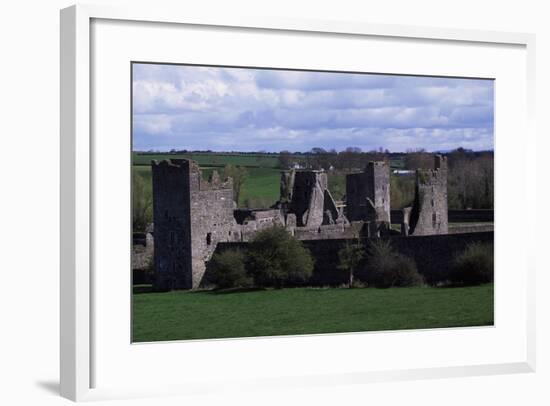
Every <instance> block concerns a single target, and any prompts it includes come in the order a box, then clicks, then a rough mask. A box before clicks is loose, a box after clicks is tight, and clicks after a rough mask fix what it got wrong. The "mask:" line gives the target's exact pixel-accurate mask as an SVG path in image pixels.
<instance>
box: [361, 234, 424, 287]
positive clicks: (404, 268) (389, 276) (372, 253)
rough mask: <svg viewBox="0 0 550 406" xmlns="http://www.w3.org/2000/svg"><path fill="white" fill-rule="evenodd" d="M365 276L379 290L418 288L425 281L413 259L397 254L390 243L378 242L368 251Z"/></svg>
mask: <svg viewBox="0 0 550 406" xmlns="http://www.w3.org/2000/svg"><path fill="white" fill-rule="evenodd" d="M365 275H366V279H367V282H368V283H369V285H373V286H375V287H377V288H389V287H398V286H399V287H405V286H418V285H421V284H422V283H423V282H424V280H423V278H422V275H420V274H419V273H418V270H417V268H416V263H415V262H414V260H413V259H412V258H409V257H406V256H404V255H401V254H399V253H398V252H396V251H395V250H394V249H393V248H392V246H391V244H390V242H389V241H386V240H376V241H373V242H372V243H371V245H370V246H369V248H368V250H367V262H366V270H365Z"/></svg>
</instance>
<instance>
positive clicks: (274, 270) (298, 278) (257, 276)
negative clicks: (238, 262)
mask: <svg viewBox="0 0 550 406" xmlns="http://www.w3.org/2000/svg"><path fill="white" fill-rule="evenodd" d="M246 268H247V270H248V272H249V274H250V275H251V276H252V277H253V278H254V283H255V285H256V286H259V287H267V286H272V287H277V288H280V287H284V286H293V285H297V284H301V283H303V282H305V281H306V280H307V279H308V278H309V277H310V276H311V274H312V273H313V258H312V257H311V254H310V252H309V250H307V249H306V248H305V247H304V246H303V245H302V243H301V242H300V241H298V240H297V239H296V238H294V237H293V236H291V235H290V234H289V233H288V232H287V231H286V230H285V229H284V228H283V227H281V226H273V227H270V228H266V229H264V230H261V231H259V232H258V233H257V234H256V236H255V237H254V239H253V240H252V241H251V242H250V245H249V248H248V252H247V258H246Z"/></svg>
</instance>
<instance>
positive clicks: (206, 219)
mask: <svg viewBox="0 0 550 406" xmlns="http://www.w3.org/2000/svg"><path fill="white" fill-rule="evenodd" d="M190 178H191V182H190V187H191V190H190V196H191V206H190V217H191V256H192V288H196V287H198V286H199V285H200V282H201V279H202V277H203V274H204V271H205V269H206V267H205V262H206V261H208V260H209V259H210V258H211V257H212V254H213V253H214V250H215V249H216V245H217V244H218V243H219V242H221V241H233V240H236V241H239V240H240V228H239V227H238V226H237V222H236V221H235V217H234V216H233V210H234V209H235V202H234V201H233V182H232V180H231V178H229V179H227V180H224V181H221V180H220V178H219V176H218V174H217V172H216V171H214V172H213V173H212V176H211V177H210V179H209V180H208V181H205V180H204V179H202V175H201V172H200V169H199V167H198V165H196V164H195V165H192V166H191V173H190Z"/></svg>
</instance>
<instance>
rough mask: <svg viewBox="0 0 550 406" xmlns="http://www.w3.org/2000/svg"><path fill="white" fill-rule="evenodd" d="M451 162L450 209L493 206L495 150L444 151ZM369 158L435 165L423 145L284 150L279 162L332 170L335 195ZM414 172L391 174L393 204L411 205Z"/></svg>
mask: <svg viewBox="0 0 550 406" xmlns="http://www.w3.org/2000/svg"><path fill="white" fill-rule="evenodd" d="M443 155H445V156H446V157H447V162H448V177H447V192H448V205H449V209H459V210H463V209H492V208H493V206H494V205H493V198H494V153H493V151H471V150H467V149H464V148H458V149H456V150H453V151H451V152H447V153H444V154H443ZM369 161H386V162H389V163H390V166H391V167H392V168H393V169H403V170H410V171H414V170H416V169H433V167H434V153H431V152H427V151H425V150H423V149H420V150H409V151H407V152H405V153H390V152H389V151H388V150H382V149H379V150H376V151H374V150H373V151H368V152H363V151H361V149H359V148H355V147H349V148H346V149H345V150H344V151H341V152H337V151H335V150H329V151H326V150H324V149H322V148H313V149H312V150H311V151H310V152H308V153H305V154H304V153H300V154H295V153H291V152H289V151H281V153H280V154H279V166H280V167H281V168H282V169H288V168H307V169H325V170H330V172H329V189H330V190H331V193H332V194H333V196H334V197H335V198H336V199H342V198H344V195H345V175H346V173H349V172H353V171H358V170H362V169H363V168H365V166H366V165H367V163H368V162H369ZM414 184H415V177H414V173H410V174H405V175H403V174H395V175H392V177H391V203H392V208H394V209H399V208H403V207H406V206H410V205H411V204H412V201H413V199H414Z"/></svg>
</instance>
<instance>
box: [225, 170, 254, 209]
mask: <svg viewBox="0 0 550 406" xmlns="http://www.w3.org/2000/svg"><path fill="white" fill-rule="evenodd" d="M223 175H224V177H225V178H232V179H233V198H234V200H235V202H236V203H237V205H238V204H239V201H240V198H241V191H242V187H243V184H244V182H245V181H246V179H247V178H248V171H247V170H246V168H244V167H242V166H233V165H231V164H227V165H225V167H224V169H223Z"/></svg>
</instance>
